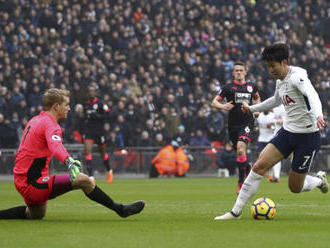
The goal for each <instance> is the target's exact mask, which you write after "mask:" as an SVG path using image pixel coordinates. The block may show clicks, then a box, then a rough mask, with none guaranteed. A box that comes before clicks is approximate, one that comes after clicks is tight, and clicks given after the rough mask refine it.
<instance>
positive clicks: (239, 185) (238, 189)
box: [236, 183, 243, 194]
mask: <svg viewBox="0 0 330 248" xmlns="http://www.w3.org/2000/svg"><path fill="white" fill-rule="evenodd" d="M242 185H243V183H238V184H237V192H236V193H237V194H239V192H240V191H241V188H242Z"/></svg>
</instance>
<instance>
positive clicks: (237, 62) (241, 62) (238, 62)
mask: <svg viewBox="0 0 330 248" xmlns="http://www.w3.org/2000/svg"><path fill="white" fill-rule="evenodd" d="M235 65H241V66H244V67H245V63H244V62H243V61H240V60H237V61H235V63H234V66H235Z"/></svg>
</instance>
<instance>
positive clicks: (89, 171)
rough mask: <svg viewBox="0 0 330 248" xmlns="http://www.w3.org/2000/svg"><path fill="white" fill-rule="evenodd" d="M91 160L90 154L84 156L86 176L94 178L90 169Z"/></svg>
mask: <svg viewBox="0 0 330 248" xmlns="http://www.w3.org/2000/svg"><path fill="white" fill-rule="evenodd" d="M92 159H93V156H92V154H86V156H85V160H86V161H85V163H86V164H85V165H86V169H87V173H88V176H90V177H92V176H94V172H93V167H92Z"/></svg>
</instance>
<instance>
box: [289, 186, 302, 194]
mask: <svg viewBox="0 0 330 248" xmlns="http://www.w3.org/2000/svg"><path fill="white" fill-rule="evenodd" d="M289 189H290V191H291V192H292V193H295V194H298V193H300V192H301V187H298V186H296V185H290V184H289Z"/></svg>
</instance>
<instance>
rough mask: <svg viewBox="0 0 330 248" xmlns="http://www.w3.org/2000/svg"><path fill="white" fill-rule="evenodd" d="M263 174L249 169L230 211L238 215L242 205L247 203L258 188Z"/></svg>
mask: <svg viewBox="0 0 330 248" xmlns="http://www.w3.org/2000/svg"><path fill="white" fill-rule="evenodd" d="M262 177H263V176H261V175H259V174H257V173H255V172H254V171H253V170H251V172H250V174H249V175H248V177H247V178H246V179H245V181H244V183H243V186H242V189H241V191H240V193H239V195H238V197H237V200H236V202H235V205H234V207H233V209H232V212H233V213H234V214H236V215H240V214H241V212H242V209H243V207H244V206H245V204H246V203H247V201H248V200H249V199H250V198H251V197H252V196H253V195H254V194H255V193H256V192H257V191H258V188H259V186H260V183H261V179H262Z"/></svg>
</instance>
